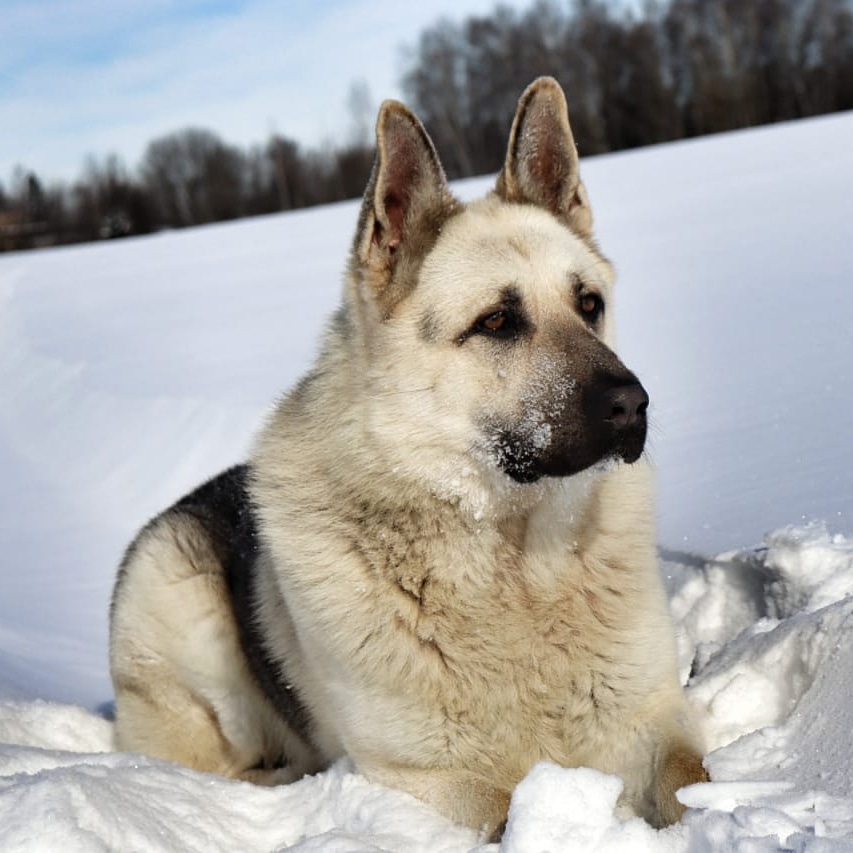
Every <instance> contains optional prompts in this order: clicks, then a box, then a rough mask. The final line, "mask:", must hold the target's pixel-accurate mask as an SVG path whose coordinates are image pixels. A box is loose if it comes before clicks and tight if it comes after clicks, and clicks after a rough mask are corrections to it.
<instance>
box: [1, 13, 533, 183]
mask: <svg viewBox="0 0 853 853" xmlns="http://www.w3.org/2000/svg"><path fill="white" fill-rule="evenodd" d="M496 2H497V0H417V2H405V0H397V1H396V2H388V0H315V2H310V0H308V2H287V0H0V183H2V184H3V185H5V186H8V183H9V180H10V178H11V174H12V170H13V168H14V166H15V165H16V164H21V165H23V166H25V167H26V168H28V169H32V170H34V171H36V172H37V173H38V174H39V176H40V177H42V179H43V180H45V181H46V182H47V183H50V182H51V180H55V179H60V180H65V181H70V180H73V179H74V178H76V177H78V176H79V175H80V173H81V171H82V169H83V166H84V163H85V160H86V156H87V155H89V154H92V155H95V156H96V157H98V158H99V159H100V158H102V157H104V156H106V155H107V154H111V153H115V154H118V155H119V156H120V157H121V158H122V160H123V161H124V162H125V163H126V164H127V165H128V166H129V167H131V168H135V167H136V165H137V163H138V162H139V159H140V158H141V156H142V153H143V151H144V149H145V146H146V144H147V143H148V142H149V141H151V140H152V139H154V138H156V137H157V136H161V135H163V134H166V133H170V132H172V131H175V130H179V129H181V128H184V127H188V126H196V127H205V128H209V129H211V130H213V131H215V132H216V133H218V134H219V135H220V136H222V138H223V139H225V140H226V141H228V142H232V143H236V144H239V145H241V146H248V145H250V144H252V143H261V142H264V141H265V140H266V139H267V138H268V136H269V135H270V133H272V132H277V133H280V134H284V135H287V136H289V137H291V138H294V139H296V140H298V141H300V142H303V143H305V144H307V145H317V144H320V143H322V142H323V141H324V140H333V141H341V140H343V139H344V138H345V136H346V134H347V133H348V132H350V130H351V120H350V114H349V111H348V107H347V101H348V95H349V92H350V88H351V86H352V84H353V82H355V81H356V80H363V81H364V82H366V83H367V85H368V87H369V91H370V94H371V97H372V100H373V102H374V105H375V106H376V105H378V104H379V102H380V101H381V100H382V99H383V98H385V97H400V96H401V92H400V90H399V87H398V81H399V78H400V75H401V70H402V68H403V67H404V64H405V63H404V47H405V46H406V45H408V46H410V47H411V46H413V45H414V44H415V42H416V40H417V36H418V34H419V33H420V32H421V30H422V29H423V28H424V27H426V26H428V25H430V24H432V23H434V22H435V21H436V20H437V19H438V18H440V17H442V16H446V17H450V18H451V19H454V20H461V19H462V18H464V17H465V16H467V15H469V14H476V13H484V12H489V11H491V10H492V9H493V8H494V6H495V5H496ZM509 5H516V6H518V7H520V8H525V7H526V6H527V5H528V2H526V0H517V2H512V3H510V4H509Z"/></svg>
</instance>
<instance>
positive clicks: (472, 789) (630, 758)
mask: <svg viewBox="0 0 853 853" xmlns="http://www.w3.org/2000/svg"><path fill="white" fill-rule="evenodd" d="M376 137H377V154H376V162H375V165H374V168H373V172H372V175H371V178H370V181H369V183H368V186H367V190H366V193H365V196H364V201H363V205H362V207H361V213H360V215H359V217H358V223H357V226H356V232H355V237H354V240H353V244H352V250H351V254H350V259H349V265H348V269H347V275H346V281H345V286H344V293H343V298H342V304H341V306H340V308H339V309H338V310H337V312H336V313H335V315H334V316H333V318H332V320H331V322H330V324H329V327H328V329H327V331H326V333H325V337H324V339H323V344H322V350H321V353H320V355H319V357H318V359H317V361H316V364H315V366H314V367H313V369H312V370H311V371H310V372H309V373H308V374H307V375H306V376H305V377H304V378H303V379H302V380H301V381H300V382H299V383H298V385H296V387H295V388H294V389H293V390H292V391H291V392H290V393H288V394H287V395H286V396H285V397H284V398H283V399H282V400H281V401H280V403H279V404H278V406H277V408H276V409H275V411H274V412H273V414H272V415H271V417H270V418H269V420H268V422H267V423H266V425H265V426H264V427H263V428H262V429H261V431H260V433H259V435H258V437H257V440H256V443H255V445H254V448H253V450H252V452H251V454H250V457H249V460H248V462H247V463H246V464H245V465H240V466H238V467H235V468H232V469H230V470H228V471H226V472H225V473H223V474H221V475H219V476H217V477H216V478H214V479H213V480H211V481H210V482H208V483H206V484H205V485H203V486H201V487H200V488H199V489H197V490H196V491H195V492H193V493H192V494H190V495H189V496H187V497H185V498H183V499H182V500H180V501H179V502H178V503H176V504H175V505H174V506H172V507H171V508H169V509H167V510H166V511H165V512H163V513H162V514H161V515H159V516H157V517H156V518H154V519H153V520H152V521H151V522H150V523H149V524H148V525H147V526H146V527H144V528H143V530H142V531H141V532H140V533H139V535H138V536H137V538H136V539H135V541H134V542H133V543H132V544H131V545H130V547H129V549H128V551H127V553H126V555H125V557H124V560H123V562H122V564H121V567H120V569H119V572H118V580H117V582H116V586H115V591H114V595H113V600H112V608H111V672H112V678H113V682H114V685H115V692H116V744H117V747H118V748H119V749H122V750H130V751H139V752H143V753H147V754H149V755H151V756H157V757H161V758H164V759H170V760H174V761H178V762H181V763H183V764H185V765H188V766H189V767H192V768H196V769H198V770H202V771H211V772H218V773H222V774H225V775H226V776H229V777H232V778H237V779H248V780H252V781H255V782H259V783H265V784H277V783H283V782H289V781H292V780H295V779H298V778H299V777H301V776H302V775H304V774H306V773H313V772H316V771H319V770H321V769H323V768H325V767H327V766H328V765H329V764H330V762H333V761H335V760H336V759H337V758H339V757H341V756H344V755H347V756H349V757H350V759H351V760H352V762H353V763H354V765H355V767H356V768H357V769H358V770H359V771H360V772H361V773H363V774H364V775H365V776H366V777H367V778H369V779H371V780H374V781H376V782H378V783H382V784H385V785H388V786H391V787H396V788H399V789H402V790H404V791H407V792H409V793H411V794H414V795H415V796H416V797H420V798H421V799H423V800H425V801H426V802H427V803H430V804H431V805H432V806H434V807H435V808H436V809H438V810H439V811H441V812H443V813H444V814H445V815H447V816H448V817H449V818H451V819H452V820H454V821H456V822H458V823H462V824H466V825H469V826H471V827H474V828H476V829H478V830H481V831H482V832H483V836H484V837H495V836H497V835H499V834H500V831H501V826H502V824H503V823H504V821H505V818H506V815H507V808H508V804H509V801H510V796H511V794H512V791H513V789H514V787H515V786H516V784H517V783H518V782H519V780H521V779H522V777H524V775H525V774H526V773H527V772H528V771H529V770H530V768H531V767H532V766H533V765H534V764H535V763H536V762H538V761H540V760H550V761H553V762H556V763H558V764H561V765H563V766H569V767H571V766H578V765H585V766H590V767H594V768H597V769H599V770H601V771H604V772H606V773H613V774H618V775H619V776H621V777H622V778H623V779H624V790H623V795H622V804H623V805H624V806H625V807H626V808H628V809H631V810H633V811H634V812H635V813H636V814H639V815H641V816H642V817H644V818H646V819H647V820H648V821H649V822H650V823H652V824H653V825H655V826H663V825H666V824H669V823H671V822H674V821H677V820H678V819H679V817H680V815H681V813H682V811H683V808H682V806H681V805H680V804H679V802H678V800H677V799H676V791H677V790H678V789H679V788H680V787H682V786H683V785H687V784H690V783H693V782H698V781H702V780H704V779H705V778H706V775H705V771H704V769H703V767H702V761H701V752H700V746H699V743H698V740H697V736H696V732H695V731H694V726H693V723H692V722H691V720H690V713H689V710H688V708H687V705H686V702H685V698H684V695H683V692H682V689H681V686H680V684H679V680H678V675H677V667H676V656H675V648H674V646H675V644H674V637H673V629H672V625H671V622H670V618H669V615H668V610H667V601H666V598H665V595H664V591H663V588H662V583H661V580H660V578H659V574H658V565H657V554H656V547H655V528H654V503H653V495H652V482H651V476H650V469H649V465H648V463H647V461H646V458H645V457H644V456H643V448H644V444H645V438H646V409H647V406H648V397H647V395H646V392H645V390H644V389H643V387H642V385H641V384H640V382H639V381H638V379H637V377H636V376H635V375H634V374H633V373H631V371H630V370H628V368H627V367H625V366H624V365H623V364H622V362H621V361H620V360H619V358H618V357H617V356H616V354H615V353H614V351H613V342H614V329H613V310H612V288H613V279H614V274H613V269H612V267H611V265H610V263H609V262H608V261H607V259H606V258H605V257H604V256H603V255H602V254H601V253H600V251H599V249H598V247H597V245H596V242H595V240H594V238H593V232H592V214H591V211H590V206H589V201H588V198H587V194H586V190H585V189H584V186H583V184H582V183H581V182H580V179H579V173H578V158H577V153H576V150H575V143H574V140H573V137H572V132H571V130H570V127H569V117H568V110H567V107H566V101H565V98H564V96H563V92H562V90H561V89H560V87H559V85H558V84H557V83H556V81H554V80H553V79H550V78H541V79H538V80H536V81H535V82H534V83H532V84H531V85H530V87H529V88H528V89H527V90H526V91H525V92H524V94H523V95H522V97H521V99H520V101H519V104H518V110H517V112H516V115H515V119H514V122H513V124H512V128H511V131H510V135H509V143H508V149H507V154H506V160H505V164H504V166H503V169H502V171H501V172H500V174H499V176H498V178H497V183H496V185H495V188H494V190H493V191H492V192H491V193H489V195H487V196H486V197H485V198H483V199H480V200H478V201H476V202H473V203H471V204H463V203H461V202H460V201H458V200H457V199H456V198H454V196H453V195H452V194H451V192H450V189H449V188H448V185H447V182H446V179H445V176H444V172H443V170H442V167H441V165H440V163H439V160H438V156H437V154H436V151H435V149H434V147H433V144H432V142H431V141H430V139H429V137H428V136H427V133H426V131H425V130H424V128H423V126H422V125H421V123H420V122H419V121H418V119H417V118H416V117H415V116H414V115H413V114H412V113H411V112H409V110H408V109H407V108H406V107H405V106H403V105H402V104H400V103H397V102H395V101H386V102H385V103H384V104H383V105H382V107H381V109H380V112H379V117H378V122H377V131H376Z"/></svg>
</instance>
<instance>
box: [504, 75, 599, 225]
mask: <svg viewBox="0 0 853 853" xmlns="http://www.w3.org/2000/svg"><path fill="white" fill-rule="evenodd" d="M495 190H496V192H497V194H498V195H499V196H500V197H501V198H503V199H504V200H505V201H510V202H517V203H522V204H535V205H538V206H539V207H544V208H545V209H546V210H548V211H550V212H551V213H553V214H554V215H555V216H557V217H559V218H560V219H562V220H563V221H564V222H565V223H566V224H567V225H568V226H569V227H570V228H572V230H574V231H575V232H577V233H578V234H579V235H580V236H582V237H587V238H589V237H591V236H592V210H591V209H590V206H589V200H588V198H587V195H586V190H585V189H584V186H583V184H582V183H581V181H580V171H579V167H578V153H577V149H576V148H575V140H574V137H573V136H572V129H571V127H570V126H569V109H568V107H567V106H566V97H565V95H564V94H563V90H562V89H561V88H560V84H559V83H558V82H557V81H556V80H555V79H554V78H553V77H539V78H538V79H537V80H534V81H533V82H532V83H531V84H530V85H529V86H528V87H527V89H525V91H524V94H523V95H522V96H521V98H520V99H519V101H518V109H517V110H516V113H515V119H514V121H513V123H512V130H511V131H510V134H509V144H508V146H507V152H506V161H505V162H504V167H503V170H502V171H501V173H500V174H499V175H498V181H497V186H496V188H495Z"/></svg>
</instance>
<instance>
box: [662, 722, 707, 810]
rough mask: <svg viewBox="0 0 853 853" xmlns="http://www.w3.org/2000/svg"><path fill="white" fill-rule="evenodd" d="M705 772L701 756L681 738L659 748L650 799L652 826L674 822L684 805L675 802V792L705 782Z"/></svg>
mask: <svg viewBox="0 0 853 853" xmlns="http://www.w3.org/2000/svg"><path fill="white" fill-rule="evenodd" d="M708 781H710V778H709V776H708V772H707V771H706V770H705V768H704V766H703V765H702V755H701V754H700V753H699V752H698V751H697V750H696V749H695V748H694V747H693V746H692V745H690V744H688V743H685V742H684V741H683V740H678V739H676V740H672V741H670V742H669V743H666V744H665V745H664V747H663V749H662V750H661V753H660V759H659V763H658V767H657V774H656V778H655V784H654V791H653V799H654V813H653V814H652V815H650V822H651V823H653V824H655V825H656V826H659V827H663V826H669V824H671V823H677V822H678V821H679V820H680V819H681V815H682V814H683V813H684V810H685V807H684V806H683V805H682V804H681V803H680V802H679V801H678V799H677V798H676V796H675V792H676V791H678V789H679V788H684V787H686V786H687V785H694V784H696V783H697V782H708Z"/></svg>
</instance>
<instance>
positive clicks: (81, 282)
mask: <svg viewBox="0 0 853 853" xmlns="http://www.w3.org/2000/svg"><path fill="white" fill-rule="evenodd" d="M851 139H853V114H846V115H841V116H834V117H827V118H821V119H817V120H812V121H805V122H799V123H795V124H789V125H782V126H777V127H773V128H766V129H759V130H754V131H749V132H742V133H736V134H729V135H724V136H719V137H714V138H709V139H704V140H697V141H693V142H688V143H680V144H673V145H666V146H660V147H657V148H652V149H646V150H642V151H638V152H631V153H623V154H618V155H609V156H605V157H599V158H595V159H591V160H587V161H584V163H583V172H584V177H585V180H586V182H587V185H588V188H589V191H590V195H591V198H592V201H593V207H594V209H595V211H596V214H597V223H598V234H599V237H600V241H601V245H602V247H603V248H604V250H605V251H606V252H607V253H608V254H609V255H610V256H611V257H612V258H613V259H614V260H615V262H616V265H617V268H618V270H619V273H620V279H619V284H618V291H617V293H618V303H619V304H618V318H619V319H618V324H619V329H620V352H621V354H622V356H623V358H624V360H625V361H626V363H627V364H628V365H629V366H630V367H631V368H632V369H634V370H635V371H636V372H637V373H638V375H639V376H640V377H641V379H642V380H643V382H644V384H645V385H646V387H647V388H648V390H649V392H650V394H651V398H652V417H653V428H652V436H651V447H650V453H651V455H652V458H653V459H654V461H655V463H656V465H657V468H658V479H659V492H660V510H659V519H660V544H661V566H662V571H663V573H664V575H665V577H666V580H667V584H668V588H669V591H670V596H671V602H672V608H673V612H674V615H675V618H676V622H677V625H678V628H679V644H680V650H681V656H682V665H683V675H684V678H685V680H687V679H688V678H689V686H688V691H689V695H690V697H691V699H692V701H693V702H694V704H695V705H696V707H697V709H698V710H699V711H700V713H701V714H702V716H703V719H704V725H705V732H706V736H707V740H708V747H709V756H708V759H707V764H708V767H709V769H710V772H711V775H712V776H713V778H714V782H712V783H709V784H707V785H701V786H694V787H693V788H690V789H687V790H685V791H684V792H683V800H684V802H685V803H686V804H688V805H689V806H691V809H690V810H689V811H688V813H687V814H686V816H685V819H684V821H683V823H682V824H680V825H678V826H675V827H671V828H670V829H667V830H664V831H660V832H657V831H655V830H652V829H651V828H650V827H648V826H647V825H646V824H644V823H643V822H641V821H640V820H638V819H636V818H633V819H630V818H629V819H626V818H625V817H624V816H616V815H614V810H613V804H614V802H615V800H616V797H617V796H618V792H619V785H620V782H619V780H618V779H615V778H613V777H607V776H603V775H601V774H599V773H596V772H594V771H591V770H586V769H575V770H565V769H560V768H556V767H552V766H547V765H540V766H537V767H536V768H534V770H533V772H531V774H530V775H529V777H528V778H527V779H526V780H525V781H524V782H523V783H522V784H521V785H520V786H519V788H518V789H517V791H516V794H515V796H514V799H513V803H512V809H511V813H510V820H509V824H508V828H507V833H506V836H505V838H504V842H503V847H502V848H501V849H504V850H506V851H512V853H541V851H546V850H548V851H554V853H556V851H587V850H588V851H623V850H624V851H653V853H657V852H658V851H660V852H661V853H664V851H673V853H674V851H688V850H689V851H709V853H710V852H711V851H726V850H743V851H771V850H795V851H804V850H808V851H819V853H824V851H842V850H853V700H851V697H853V597H851V594H853V201H851V190H853V145H851V142H850V141H851ZM487 185H488V184H487V182H484V181H482V180H479V181H471V182H467V183H465V184H462V185H459V187H458V191H459V193H460V194H461V195H462V196H463V197H471V196H473V195H478V194H480V193H481V192H483V191H484V189H485V188H486V186H487ZM355 216H356V205H355V203H347V204H341V205H336V206H332V207H327V208H322V209H315V210H311V211H306V212H300V213H293V214H288V215H281V216H272V217H267V218H263V219H256V220H252V221H243V222H238V223H235V224H229V225H221V226H211V227H207V228H204V229H197V230H193V231H187V232H180V233H165V234H161V235H157V236H153V237H150V238H142V239H135V240H128V241H125V242H117V243H110V244H99V245H93V246H84V247H74V248H68V249H57V250H49V251H42V252H37V253H25V254H18V255H5V256H4V255H0V850H3V851H55V850H63V851H99V850H121V851H148V850H151V851H176V853H177V851H181V852H182V853H183V851H205V853H214V851H243V853H246V851H270V850H284V849H288V850H299V851H319V850H322V851H401V852H402V851H407V853H408V851H460V853H461V851H468V850H471V849H472V848H475V847H476V846H477V840H476V838H475V836H474V835H473V834H472V833H471V832H469V831H467V830H464V829H460V828H458V827H454V826H451V825H449V824H448V823H447V822H446V821H444V820H443V819H442V818H441V817H439V816H437V815H435V814H433V813H432V812H431V811H430V810H429V809H428V808H427V807H425V806H423V805H421V804H420V803H419V802H417V801H415V800H413V799H411V798H409V797H407V796H405V795H403V794H400V793H397V792H393V791H388V790H385V789H382V788H379V787H377V786H375V785H371V784H369V783H368V782H366V781H365V780H364V779H363V778H362V777H360V776H358V775H356V774H354V773H353V772H352V770H351V768H350V767H348V766H347V765H346V763H341V764H338V765H336V766H335V767H333V768H332V769H331V770H329V771H328V772H326V773H323V774H320V775H319V776H316V777H312V778H308V779H305V780H303V781H301V782H299V783H296V784H295V785H292V786H289V787H286V788H280V789H272V790H271V789H261V788H256V787H253V786H250V785H248V784H244V783H236V782H229V781H225V780H223V779H219V778H214V777H209V776H204V775H202V774H197V773H193V772H191V771H189V770H185V769H182V768H178V767H175V766H172V765H168V764H165V763H163V762H156V761H151V760H148V759H145V758H142V757H140V756H135V755H127V754H116V753H111V752H110V751H109V750H110V737H111V724H110V722H109V708H110V704H109V703H110V701H111V697H112V694H111V687H110V683H109V678H108V674H107V607H108V601H109V595H110V590H111V585H112V581H113V575H114V571H115V565H116V563H117V561H118V559H119V557H120V554H121V552H122V550H123V548H124V546H125V545H126V543H127V542H128V540H129V539H130V537H131V536H132V535H133V533H134V531H135V530H136V528H137V527H138V526H139V525H140V524H141V523H142V522H143V521H145V520H146V518H147V517H149V516H150V515H152V514H153V513H154V512H156V511H157V510H159V509H160V508H162V507H164V506H165V505H166V504H167V503H168V502H170V501H172V500H173V499H175V498H177V497H178V496H180V495H181V494H182V493H183V492H184V491H186V490H187V489H188V488H190V487H191V486H193V485H194V484H196V483H197V482H199V481H200V480H202V479H203V478H205V477H207V476H208V475H210V474H212V473H214V472H216V471H218V470H219V469H221V468H222V467H224V466H226V465H229V464H231V463H233V462H235V461H237V460H239V459H241V458H242V457H243V455H244V453H245V451H246V449H247V446H248V442H249V440H250V437H251V435H252V432H253V430H254V429H255V427H256V426H257V425H258V423H259V421H260V419H261V418H262V417H263V415H264V414H265V412H266V411H267V410H268V408H269V406H270V404H271V402H272V401H273V399H274V398H275V396H276V395H277V394H278V393H279V392H280V391H282V390H283V389H284V388H286V387H287V386H288V385H290V384H291V383H293V381H294V380H295V379H296V378H297V377H299V375H300V374H301V373H302V372H303V371H304V370H305V368H306V366H307V365H308V364H309V363H310V361H311V359H312V357H313V353H314V351H315V345H316V339H317V335H318V333H319V330H320V329H321V327H322V324H323V321H324V318H325V316H326V315H327V314H328V313H329V312H330V311H331V310H332V308H333V307H334V305H335V304H336V301H337V297H338V292H339V289H340V280H341V271H342V269H343V265H344V260H345V255H346V251H347V248H348V245H349V241H350V237H351V232H352V229H353V228H354V224H355ZM480 849H483V850H485V849H488V850H492V851H494V850H497V849H498V848H497V846H496V845H495V846H492V847H488V848H480Z"/></svg>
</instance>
